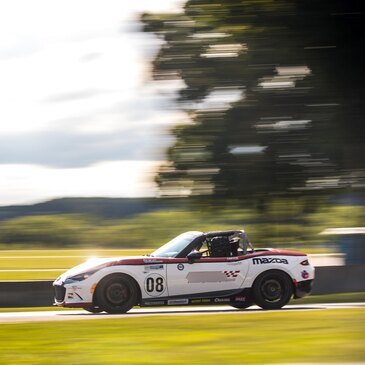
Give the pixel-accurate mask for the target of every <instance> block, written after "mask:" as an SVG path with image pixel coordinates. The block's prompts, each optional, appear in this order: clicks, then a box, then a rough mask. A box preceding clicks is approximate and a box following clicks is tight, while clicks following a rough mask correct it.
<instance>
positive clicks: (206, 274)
mask: <svg viewBox="0 0 365 365" xmlns="http://www.w3.org/2000/svg"><path fill="white" fill-rule="evenodd" d="M237 273H239V271H238V272H237V271H193V272H189V273H188V274H187V275H186V280H187V281H188V283H189V284H195V283H220V282H222V281H233V280H236V279H235V278H236V276H237ZM234 275H236V276H234Z"/></svg>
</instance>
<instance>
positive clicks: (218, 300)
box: [214, 298, 231, 303]
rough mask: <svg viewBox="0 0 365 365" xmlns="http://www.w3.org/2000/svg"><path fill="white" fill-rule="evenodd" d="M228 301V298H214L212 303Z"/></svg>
mask: <svg viewBox="0 0 365 365" xmlns="http://www.w3.org/2000/svg"><path fill="white" fill-rule="evenodd" d="M230 301H231V299H230V298H214V303H227V302H230Z"/></svg>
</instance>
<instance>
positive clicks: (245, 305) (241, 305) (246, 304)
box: [230, 301, 254, 309]
mask: <svg viewBox="0 0 365 365" xmlns="http://www.w3.org/2000/svg"><path fill="white" fill-rule="evenodd" d="M251 305H254V302H252V301H247V302H242V303H241V302H235V303H230V306H231V307H233V308H237V309H246V308H248V307H251Z"/></svg>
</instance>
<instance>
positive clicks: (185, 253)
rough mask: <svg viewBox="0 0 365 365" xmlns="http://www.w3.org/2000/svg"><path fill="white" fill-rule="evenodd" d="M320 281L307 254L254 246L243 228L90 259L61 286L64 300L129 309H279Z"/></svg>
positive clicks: (59, 301) (58, 295)
mask: <svg viewBox="0 0 365 365" xmlns="http://www.w3.org/2000/svg"><path fill="white" fill-rule="evenodd" d="M313 279H314V268H313V267H312V266H311V265H310V264H309V261H308V258H307V256H306V254H303V253H299V252H292V251H284V250H276V249H254V247H253V246H252V244H251V243H250V242H249V240H248V239H247V235H246V233H245V231H243V230H237V231H217V232H206V233H203V232H186V233H183V234H181V235H179V236H177V237H175V238H174V239H173V240H171V241H170V242H168V243H166V244H165V245H163V246H162V247H160V248H159V249H157V250H156V251H154V252H152V253H151V254H150V255H147V256H140V257H119V258H103V259H93V260H89V261H87V262H85V263H83V264H81V265H78V266H76V267H74V268H72V269H70V270H68V271H67V272H65V273H64V274H62V275H61V276H60V277H59V278H58V279H57V280H56V281H55V282H54V283H53V285H54V289H55V304H56V305H58V306H62V307H78V308H84V309H85V310H87V311H89V312H94V313H97V312H102V311H106V312H108V313H125V312H127V311H128V310H130V309H131V308H132V307H133V306H135V305H139V306H164V305H199V304H203V305H207V304H229V305H231V306H232V307H235V308H240V309H242V308H247V307H249V306H251V305H253V304H256V305H258V306H260V307H261V308H264V309H279V308H281V307H283V306H284V305H286V304H287V303H288V302H289V300H290V299H291V297H292V296H293V295H294V298H301V297H303V296H305V295H307V294H309V293H310V291H311V288H312V283H313Z"/></svg>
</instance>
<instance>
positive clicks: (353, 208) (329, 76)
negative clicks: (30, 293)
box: [0, 0, 365, 279]
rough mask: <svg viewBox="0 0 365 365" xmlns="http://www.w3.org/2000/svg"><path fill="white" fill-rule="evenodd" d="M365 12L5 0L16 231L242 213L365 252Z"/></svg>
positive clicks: (246, 224)
mask: <svg viewBox="0 0 365 365" xmlns="http://www.w3.org/2000/svg"><path fill="white" fill-rule="evenodd" d="M39 9H42V11H40V10H39ZM29 14H31V16H29ZM363 24H364V5H363V3H361V2H356V1H329V0H328V1H325V0H322V1H316V2H313V1H301V0H297V1H281V0H279V1H257V0H252V1H250V0H248V1H237V0H235V1H233V0H226V1H223V0H220V1H218V0H217V1H211V0H209V1H204V0H195V1H187V2H183V1H167V0H166V1H165V0H158V1H153V2H151V1H147V0H146V1H142V0H140V1H138V2H135V3H130V2H128V3H125V2H121V1H113V0H108V1H106V2H103V3H101V2H91V3H90V2H86V1H78V2H71V1H63V2H62V3H57V4H55V3H53V2H52V3H51V2H49V1H46V0H35V1H32V2H28V1H25V0H15V1H12V2H11V3H10V2H6V3H5V2H4V3H1V4H0V29H1V34H2V36H1V40H0V80H1V84H0V95H1V100H2V103H1V107H0V120H1V123H0V205H1V206H0V247H1V248H2V249H3V250H11V249H23V250H27V249H44V248H48V249H60V248H67V249H85V250H89V251H90V252H97V249H131V248H132V249H137V251H138V249H140V251H141V252H143V253H147V252H149V251H150V248H154V247H158V246H160V245H161V244H162V243H164V242H166V241H168V240H169V239H171V238H172V237H174V236H176V235H177V234H179V233H181V232H184V231H188V230H201V231H208V230H218V229H234V228H239V229H242V228H244V229H245V230H246V231H247V233H248V236H249V238H250V239H251V241H252V242H253V244H254V245H256V246H261V247H263V246H264V247H283V248H293V249H300V250H304V251H307V252H309V253H313V254H326V255H327V254H332V256H331V260H332V261H331V263H333V264H336V265H337V264H343V263H344V262H345V259H346V256H343V255H342V253H345V254H347V258H348V260H349V261H348V262H349V263H350V262H351V263H361V262H365V254H364V251H365V242H364V238H363V237H364V229H362V228H361V227H364V217H365V210H364V203H365V191H364V190H365V189H364V187H365V169H364V162H363V161H364V148H365V147H364V146H365V145H364V137H365V125H364V116H365V103H364V102H363V100H364V88H365V76H364V75H365V74H364V70H363V67H364V64H365V62H364V61H365V60H364V52H365V51H364V46H365V44H364V37H363V32H362V27H363ZM338 229H340V230H338ZM321 233H322V234H321ZM144 249H146V250H144ZM137 251H135V252H137ZM354 253H355V254H354ZM338 254H340V255H338ZM78 260H79V259H78ZM76 261H77V260H76ZM9 262H10V261H9V260H5V259H4V260H3V265H2V267H3V269H4V270H10V269H14V271H13V272H12V273H9V272H10V271H6V272H3V273H0V278H6V279H11V278H13V277H14V275H15V272H16V270H17V268H16V267H13V266H12V265H11V264H10V263H9ZM71 264H74V262H69V265H71ZM21 265H24V262H23V263H21ZM59 265H61V267H62V266H67V265H68V264H65V263H60V264H59ZM40 266H41V267H43V266H42V265H41V264H40V263H37V264H36V267H38V268H39V267H40ZM62 268H63V267H62ZM18 269H19V268H18ZM33 269H34V267H33ZM59 269H61V268H59ZM18 274H19V273H18ZM18 274H17V275H18ZM54 274H55V273H54V272H48V273H43V274H42V275H41V274H39V275H38V274H37V275H38V276H37V278H50V277H53V276H52V275H54ZM1 275H3V276H1ZM19 275H20V274H19ZM21 275H24V274H21ZM55 275H57V274H55ZM21 277H23V276H21Z"/></svg>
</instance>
